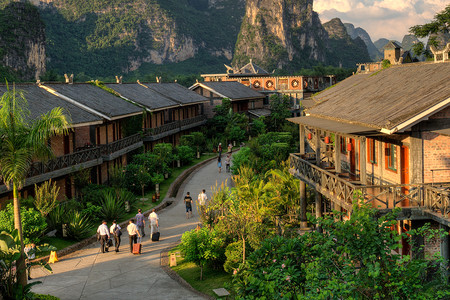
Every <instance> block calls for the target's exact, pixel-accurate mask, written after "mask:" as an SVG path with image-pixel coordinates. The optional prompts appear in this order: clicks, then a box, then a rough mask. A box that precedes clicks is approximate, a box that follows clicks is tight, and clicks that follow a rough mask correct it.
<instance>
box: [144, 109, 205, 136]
mask: <svg viewBox="0 0 450 300" xmlns="http://www.w3.org/2000/svg"><path fill="white" fill-rule="evenodd" d="M205 122H206V116H205V115H199V116H196V117H193V118H189V119H184V120H180V121H174V122H171V123H168V124H164V125H161V126H158V127H155V128H146V129H145V130H144V135H146V136H152V137H157V136H159V137H158V138H161V137H164V136H165V134H167V135H169V134H173V133H174V132H179V131H181V130H185V129H189V128H192V127H195V126H199V125H202V124H203V123H205Z"/></svg>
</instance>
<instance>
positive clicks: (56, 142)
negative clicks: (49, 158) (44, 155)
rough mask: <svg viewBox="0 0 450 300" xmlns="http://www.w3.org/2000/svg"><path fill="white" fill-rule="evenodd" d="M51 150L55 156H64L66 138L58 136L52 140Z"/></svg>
mask: <svg viewBox="0 0 450 300" xmlns="http://www.w3.org/2000/svg"><path fill="white" fill-rule="evenodd" d="M50 144H51V148H52V151H53V154H54V155H55V156H62V155H64V136H62V135H58V136H54V137H52V138H51V139H50Z"/></svg>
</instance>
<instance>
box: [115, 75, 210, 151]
mask: <svg viewBox="0 0 450 300" xmlns="http://www.w3.org/2000/svg"><path fill="white" fill-rule="evenodd" d="M107 87H108V88H111V89H113V90H114V91H116V92H117V93H118V94H119V95H120V97H122V98H123V99H125V100H127V101H130V102H132V103H135V104H137V105H139V106H140V107H142V108H143V109H145V110H146V111H147V112H148V113H146V114H145V115H144V119H143V132H144V137H143V141H144V143H145V147H146V149H147V150H151V149H152V148H153V146H154V145H155V144H157V143H160V142H166V143H171V144H173V145H176V144H178V142H179V139H180V137H181V136H182V135H184V134H187V133H189V132H190V131H192V130H195V128H197V129H198V127H199V126H201V125H204V124H205V123H206V116H205V115H204V114H203V104H204V103H205V102H207V99H206V98H205V97H202V96H201V95H198V94H197V93H195V92H192V91H191V90H189V89H187V88H185V87H183V86H181V85H179V84H177V83H132V84H128V83H125V84H107Z"/></svg>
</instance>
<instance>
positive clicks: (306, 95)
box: [201, 60, 336, 116]
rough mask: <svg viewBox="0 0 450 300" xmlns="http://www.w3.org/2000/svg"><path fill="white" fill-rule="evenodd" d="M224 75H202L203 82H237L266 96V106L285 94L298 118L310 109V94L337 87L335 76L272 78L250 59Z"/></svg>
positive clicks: (228, 69)
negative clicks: (333, 86) (274, 98)
mask: <svg viewBox="0 0 450 300" xmlns="http://www.w3.org/2000/svg"><path fill="white" fill-rule="evenodd" d="M225 67H226V68H227V73H222V74H203V75H201V76H202V77H203V78H204V80H205V83H206V82H211V81H212V82H214V81H219V82H220V81H237V82H239V83H242V84H243V85H245V86H248V87H250V88H252V89H253V90H255V91H258V92H260V93H262V94H264V95H265V97H266V100H265V101H264V104H265V105H266V108H268V107H269V97H270V95H272V94H281V95H287V96H289V97H290V98H291V101H292V107H291V109H292V113H293V116H299V115H300V112H301V111H302V110H303V109H304V108H308V107H311V106H312V105H313V104H314V102H313V101H312V100H311V95H312V94H314V93H317V92H319V91H322V90H324V89H326V88H328V87H330V86H332V85H334V84H336V77H335V76H334V75H328V76H301V75H298V76H274V75H273V74H271V73H269V72H267V71H266V70H264V69H262V68H261V67H259V66H257V65H255V64H254V63H253V62H252V60H250V62H249V63H248V64H247V65H245V66H243V67H242V68H232V67H229V66H227V65H225Z"/></svg>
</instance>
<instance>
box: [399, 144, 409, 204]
mask: <svg viewBox="0 0 450 300" xmlns="http://www.w3.org/2000/svg"><path fill="white" fill-rule="evenodd" d="M400 180H401V184H409V148H408V147H405V146H401V148H400ZM402 193H403V194H405V195H408V193H409V187H402ZM401 204H402V206H409V200H408V199H405V200H403V201H402V203H401Z"/></svg>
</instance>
